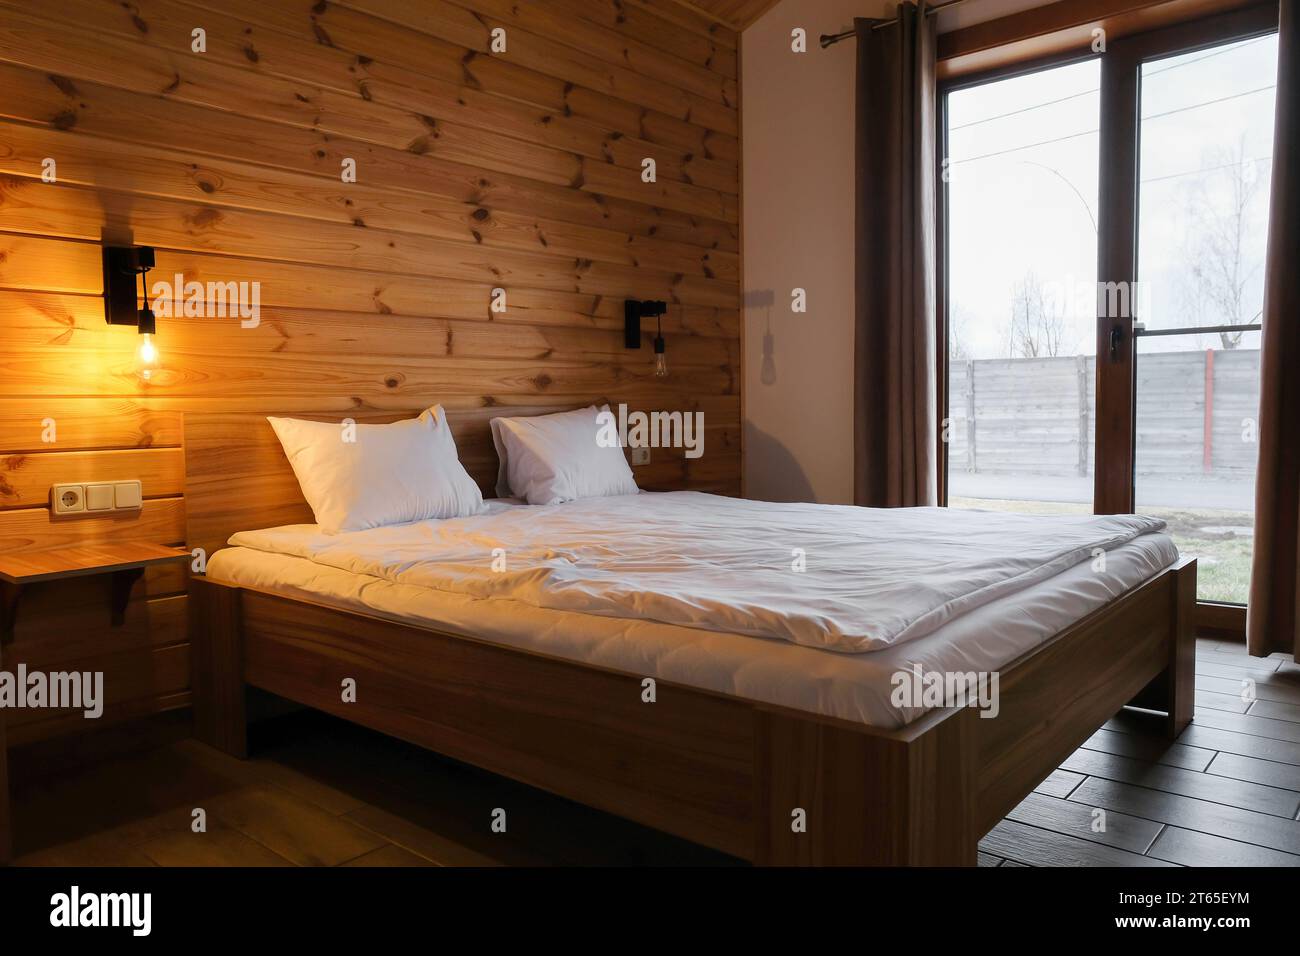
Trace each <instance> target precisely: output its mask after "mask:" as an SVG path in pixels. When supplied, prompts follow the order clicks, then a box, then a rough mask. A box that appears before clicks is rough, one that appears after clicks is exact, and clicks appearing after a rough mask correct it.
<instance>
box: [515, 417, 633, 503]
mask: <svg viewBox="0 0 1300 956" xmlns="http://www.w3.org/2000/svg"><path fill="white" fill-rule="evenodd" d="M601 411H604V412H608V411H609V406H608V405H606V406H605V407H604V408H603V409H597V408H596V406H595V405H592V406H590V407H588V408H580V409H578V410H577V411H573V412H558V413H556V414H554V415H538V416H536V417H534V418H494V419H492V442H493V444H495V445H496V449H497V458H498V459H499V460H500V462H501V467H500V470H499V471H498V473H497V494H498V495H500V496H501V497H503V498H504V497H506V496H508V495H511V494H513V495H515V496H517V497H519V498H523V499H524V500H525V501H527V502H528V503H529V504H530V505H556V504H559V503H560V502H563V501H573V500H575V499H577V498H604V497H607V496H609V495H635V494H637V492H638V491H639V490H640V489H639V488H637V486H636V479H635V478H633V477H632V469H631V468H629V467H628V464H627V459H626V458H624V457H623V449H622V448H621V447H619V446H618V445H617V444H607V445H601V444H600V443H599V442H597V440H596V437H597V435H598V434H599V432H600V420H599V419H598V418H597V416H598V415H599V414H600V412H601Z"/></svg>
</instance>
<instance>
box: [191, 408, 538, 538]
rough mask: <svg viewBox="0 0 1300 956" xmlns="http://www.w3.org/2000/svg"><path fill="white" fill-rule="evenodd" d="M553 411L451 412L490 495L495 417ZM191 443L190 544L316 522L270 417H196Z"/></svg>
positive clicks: (317, 417)
mask: <svg viewBox="0 0 1300 956" xmlns="http://www.w3.org/2000/svg"><path fill="white" fill-rule="evenodd" d="M423 410H424V409H423V408H413V409H408V410H402V411H376V410H371V409H357V410H354V411H348V412H336V413H334V414H322V413H320V412H308V413H300V412H290V411H286V412H270V413H268V414H272V415H287V416H291V417H294V418H305V419H310V420H312V421H329V422H339V421H342V420H343V419H345V418H351V419H353V420H355V421H356V422H358V423H365V424H381V423H386V422H395V421H400V420H401V419H403V418H414V417H415V416H416V415H419V414H420V412H422V411H423ZM550 411H555V409H554V408H536V407H511V408H503V407H499V406H491V407H486V408H477V409H469V410H465V409H461V410H454V409H448V410H447V420H448V421H449V422H450V423H451V428H452V434H453V435H455V438H456V450H457V452H458V453H459V454H460V460H461V463H462V464H464V466H465V470H466V471H468V472H469V473H470V477H472V478H473V479H474V480H475V481H476V482H477V483H478V486H479V487H480V488H481V489H482V490H483V494H484V495H485V496H489V497H491V496H495V494H496V490H495V489H496V480H497V455H496V450H495V449H494V448H493V446H492V434H491V430H490V427H489V424H488V423H489V422H490V421H491V419H493V418H496V417H498V416H501V415H539V414H545V413H546V412H550ZM185 427H186V428H187V429H190V431H188V433H187V435H186V445H185V489H186V498H187V505H188V507H187V542H188V544H189V546H190V547H191V548H203V549H204V550H205V551H207V553H208V554H212V553H213V552H214V551H216V550H218V549H219V548H222V547H225V544H226V541H227V539H228V538H229V537H230V536H231V535H232V534H234V533H235V532H237V531H247V530H249V529H252V528H270V527H274V526H276V525H282V524H302V523H307V524H310V523H311V522H312V521H313V520H314V519H313V517H312V512H311V508H310V507H308V505H307V502H306V500H304V498H303V496H302V492H301V490H299V488H298V479H297V478H296V477H294V474H293V468H292V466H290V464H289V460H288V458H286V457H285V454H284V450H283V449H282V448H281V447H280V440H279V439H278V438H276V436H275V430H274V429H272V428H271V425H270V423H269V422H268V421H267V420H266V414H261V413H258V414H252V413H248V412H189V413H186V415H185Z"/></svg>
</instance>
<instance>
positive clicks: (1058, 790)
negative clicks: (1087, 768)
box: [1034, 770, 1084, 797]
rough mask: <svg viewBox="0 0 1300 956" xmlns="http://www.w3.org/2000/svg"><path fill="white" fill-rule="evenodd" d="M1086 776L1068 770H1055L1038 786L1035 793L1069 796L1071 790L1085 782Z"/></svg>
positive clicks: (1050, 795)
mask: <svg viewBox="0 0 1300 956" xmlns="http://www.w3.org/2000/svg"><path fill="white" fill-rule="evenodd" d="M1083 780H1084V776H1083V774H1081V773H1071V772H1070V771H1068V770H1053V771H1052V772H1051V773H1050V774H1049V775H1048V777H1047V779H1046V780H1044V781H1043V782H1042V783H1040V784H1039V785H1038V786H1037V787H1035V788H1034V792H1035V793H1045V794H1047V795H1048V796H1049V797H1068V796H1069V795H1070V792H1071V791H1072V790H1073V789H1074V788H1075V787H1077V786H1078V785H1079V784H1081V783H1083Z"/></svg>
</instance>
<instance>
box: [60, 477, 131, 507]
mask: <svg viewBox="0 0 1300 956" xmlns="http://www.w3.org/2000/svg"><path fill="white" fill-rule="evenodd" d="M143 504H144V496H143V494H142V489H141V487H140V482H139V481H138V480H135V479H132V480H130V481H88V482H85V483H84V484H58V485H52V486H51V487H50V510H51V511H52V512H53V513H54V514H56V515H71V514H107V513H109V512H113V511H139V510H140V508H141V507H142V506H143Z"/></svg>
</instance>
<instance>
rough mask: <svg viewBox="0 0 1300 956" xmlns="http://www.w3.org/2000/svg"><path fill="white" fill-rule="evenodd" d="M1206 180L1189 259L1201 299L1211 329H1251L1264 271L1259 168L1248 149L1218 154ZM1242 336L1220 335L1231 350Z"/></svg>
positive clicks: (1195, 201) (1193, 218) (1196, 205)
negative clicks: (1253, 296) (1257, 216)
mask: <svg viewBox="0 0 1300 956" xmlns="http://www.w3.org/2000/svg"><path fill="white" fill-rule="evenodd" d="M1204 166H1205V167H1206V175H1205V176H1203V177H1201V178H1200V180H1199V181H1198V182H1197V184H1196V186H1195V187H1194V188H1193V189H1192V191H1191V193H1190V195H1189V197H1188V210H1187V212H1188V220H1189V226H1190V228H1189V229H1188V231H1187V234H1188V236H1189V241H1188V247H1187V254H1188V258H1189V269H1190V273H1191V277H1192V281H1193V285H1194V288H1195V298H1196V300H1198V304H1200V305H1201V306H1202V307H1203V308H1205V309H1206V310H1208V311H1209V312H1210V316H1209V318H1210V322H1209V323H1208V324H1211V325H1249V324H1251V323H1252V322H1254V321H1255V319H1256V318H1257V317H1258V313H1257V312H1256V311H1254V310H1252V309H1251V308H1250V304H1249V303H1248V301H1247V298H1248V292H1249V289H1250V286H1251V283H1252V282H1253V281H1254V279H1255V277H1256V276H1257V275H1258V274H1259V271H1260V269H1261V268H1262V261H1261V259H1260V257H1259V255H1258V254H1257V251H1256V250H1252V249H1251V247H1250V245H1249V240H1250V237H1251V234H1252V232H1251V226H1252V219H1253V213H1254V207H1255V205H1256V203H1255V200H1256V198H1257V197H1258V195H1259V192H1260V185H1261V183H1260V177H1259V176H1257V175H1256V170H1255V164H1254V163H1253V162H1252V161H1251V160H1249V159H1247V158H1246V156H1245V143H1244V141H1238V143H1237V145H1236V146H1235V147H1234V148H1232V149H1229V150H1215V151H1214V152H1212V153H1210V154H1209V155H1208V157H1207V158H1206V160H1205V161H1204ZM1243 334H1244V333H1242V332H1232V331H1225V332H1220V333H1218V335H1219V340H1220V342H1221V343H1222V346H1223V348H1225V349H1235V348H1237V346H1239V345H1240V344H1241V339H1242V335H1243Z"/></svg>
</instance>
